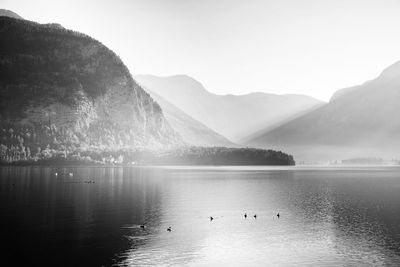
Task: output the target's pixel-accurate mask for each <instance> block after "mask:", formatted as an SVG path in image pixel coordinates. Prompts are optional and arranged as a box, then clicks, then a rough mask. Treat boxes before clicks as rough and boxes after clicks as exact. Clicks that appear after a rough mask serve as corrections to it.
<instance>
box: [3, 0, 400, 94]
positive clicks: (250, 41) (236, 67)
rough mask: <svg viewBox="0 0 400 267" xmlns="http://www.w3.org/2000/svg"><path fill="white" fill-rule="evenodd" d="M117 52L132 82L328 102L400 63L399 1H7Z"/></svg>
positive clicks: (20, 10)
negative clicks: (193, 82) (184, 80)
mask: <svg viewBox="0 0 400 267" xmlns="http://www.w3.org/2000/svg"><path fill="white" fill-rule="evenodd" d="M0 8H4V9H10V10H12V11H14V12H16V13H17V14H19V15H20V16H22V17H24V18H25V19H28V20H33V21H37V22H40V23H48V22H56V23H60V24H62V25H63V26H64V27H66V28H69V29H73V30H77V31H80V32H84V33H86V34H88V35H91V36H93V37H94V38H96V39H98V40H100V41H101V42H103V43H104V44H105V45H107V46H108V47H110V48H111V49H112V50H114V51H115V52H116V53H117V54H119V55H120V57H121V58H122V59H123V61H124V62H125V64H126V65H127V66H128V67H129V68H130V70H131V72H132V74H154V75H160V76H167V75H174V74H187V75H189V76H192V77H194V78H196V79H197V80H199V81H200V82H202V83H203V84H204V86H205V87H206V88H207V89H208V90H209V91H211V92H214V93H218V94H229V93H231V94H244V93H249V92H255V91H262V92H269V93H278V94H287V93H296V94H306V95H311V96H314V97H316V98H319V99H322V100H328V99H329V98H330V96H331V95H332V93H333V92H334V91H336V90H337V89H340V88H343V87H348V86H352V85H356V84H359V83H362V82H364V81H366V80H369V79H372V78H375V77H376V76H377V75H378V74H379V73H380V72H381V71H382V70H383V69H384V68H385V67H387V66H389V65H391V64H392V63H394V62H395V61H397V60H400V49H399V47H400V27H399V25H400V15H399V14H400V1H398V0H331V1H326V0H302V1H299V0H274V1H267V0H246V1H239V0H201V1H199V0H112V1H105V0H90V1H89V0H88V1H84V0H65V1H55V0H35V1H32V0H0Z"/></svg>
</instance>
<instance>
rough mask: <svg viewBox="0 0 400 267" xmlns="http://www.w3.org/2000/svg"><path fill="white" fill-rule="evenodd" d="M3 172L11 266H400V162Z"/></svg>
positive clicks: (0, 210) (0, 194) (0, 193)
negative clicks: (342, 165) (390, 164)
mask: <svg viewBox="0 0 400 267" xmlns="http://www.w3.org/2000/svg"><path fill="white" fill-rule="evenodd" d="M55 172H57V174H58V175H57V176H55ZM70 172H71V173H73V176H70V175H69V173H70ZM0 173H1V178H0V216H1V218H2V220H1V224H2V227H1V228H0V229H1V230H0V232H1V236H2V242H3V243H7V244H9V246H8V248H7V249H6V250H4V251H3V252H2V253H4V254H3V257H5V259H7V258H9V259H12V260H13V261H14V262H15V263H16V265H18V264H19V263H24V262H25V261H31V262H32V261H36V262H41V263H42V264H43V263H53V264H54V265H78V264H79V265H91V266H109V265H112V264H115V265H116V266H132V265H146V264H155V265H157V264H164V265H165V264H174V265H182V264H186V265H195V266H209V265H222V264H227V265H232V264H235V265H248V266H249V265H250V266H254V265H264V266H265V265H285V266H290V265H314V266H315V265H324V266H329V265H331V266H333V265H335V266H337V265H353V266H354V265H358V266H359V265H374V266H377V265H378V266H379V265H399V264H400V226H399V222H400V214H399V213H398V211H399V210H400V196H399V194H398V192H399V189H400V180H399V179H398V177H399V175H400V168H397V167H387V168H330V169H329V168H300V167H282V168H280V167H215V168H213V167H210V168H207V167H204V168H203V167H196V168H190V167H185V168H151V167H148V168H90V167H85V168H42V167H27V168H24V167H6V168H1V169H0ZM278 212H279V213H280V215H281V216H280V218H279V219H278V218H277V216H276V214H277V213H278ZM244 213H247V215H248V217H247V219H245V218H244V216H243V215H244ZM254 214H257V218H256V219H255V218H253V215H254ZM210 216H212V217H213V218H214V220H213V221H211V220H210ZM141 224H145V229H144V230H143V229H141V228H140V225H141ZM168 227H171V229H172V231H171V232H167V228H168ZM21 255H24V257H21Z"/></svg>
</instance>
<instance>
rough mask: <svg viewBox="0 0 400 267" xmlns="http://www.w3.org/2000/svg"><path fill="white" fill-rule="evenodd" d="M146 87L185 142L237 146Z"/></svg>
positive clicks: (201, 144) (197, 144) (198, 144)
mask: <svg viewBox="0 0 400 267" xmlns="http://www.w3.org/2000/svg"><path fill="white" fill-rule="evenodd" d="M144 89H145V90H146V91H147V92H149V93H150V95H151V97H152V98H153V99H154V100H156V101H157V103H158V104H159V105H160V106H161V108H162V110H163V113H164V116H165V118H166V119H167V121H168V123H169V124H170V125H171V126H172V128H173V129H174V130H175V131H177V132H178V133H179V135H180V136H181V137H182V139H183V141H185V143H187V144H190V145H194V146H225V147H235V146H237V145H236V144H234V143H232V142H231V141H229V140H228V139H226V138H225V137H223V136H222V135H220V134H218V133H216V132H214V131H213V130H211V129H210V128H208V127H207V126H205V125H204V124H202V123H201V122H199V121H197V120H195V119H193V118H192V117H190V116H189V115H187V114H186V113H185V112H183V111H182V110H180V109H179V108H177V107H176V106H174V105H173V104H171V103H170V102H168V101H167V100H165V99H164V98H163V97H161V96H159V95H158V94H156V93H154V92H153V91H151V90H149V89H148V88H146V87H145V88H144Z"/></svg>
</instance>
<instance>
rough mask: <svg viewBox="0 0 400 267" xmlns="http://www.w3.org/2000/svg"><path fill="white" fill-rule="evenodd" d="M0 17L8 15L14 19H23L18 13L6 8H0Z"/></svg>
mask: <svg viewBox="0 0 400 267" xmlns="http://www.w3.org/2000/svg"><path fill="white" fill-rule="evenodd" d="M0 17H9V18H14V19H23V18H22V17H21V16H20V15H18V14H16V13H14V12H12V11H11V10H7V9H0Z"/></svg>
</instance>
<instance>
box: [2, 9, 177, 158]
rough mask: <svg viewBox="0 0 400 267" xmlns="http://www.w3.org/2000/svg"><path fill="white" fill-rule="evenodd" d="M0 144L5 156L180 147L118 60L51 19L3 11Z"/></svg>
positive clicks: (105, 50) (149, 101)
mask: <svg viewBox="0 0 400 267" xmlns="http://www.w3.org/2000/svg"><path fill="white" fill-rule="evenodd" d="M0 35H1V36H2V41H1V42H0V73H1V74H2V78H1V80H0V143H1V149H0V150H1V151H0V152H1V153H0V154H1V155H0V157H2V158H3V159H4V157H8V159H9V160H13V158H14V159H17V158H18V159H21V158H27V157H34V156H35V155H39V156H43V151H44V150H47V151H52V152H51V153H66V152H68V151H74V150H77V149H79V150H83V151H84V150H86V149H99V150H101V149H127V148H134V149H140V148H156V147H157V148H162V147H164V148H165V147H170V146H177V145H182V144H183V142H182V139H181V138H180V136H179V135H178V134H177V133H176V132H175V131H174V130H173V129H172V128H171V126H170V125H169V124H168V122H167V121H166V119H165V118H164V115H163V113H162V110H161V108H160V106H159V105H158V104H157V103H156V102H155V101H154V100H153V99H152V98H151V97H150V95H149V94H148V93H147V92H145V91H144V90H143V89H142V88H141V87H140V86H139V85H138V84H137V83H136V81H135V80H133V79H132V76H131V75H130V73H129V70H128V69H127V67H126V66H125V65H124V64H123V62H122V61H121V60H120V58H119V57H118V56H117V55H116V54H115V53H114V52H112V51H111V50H109V49H108V48H107V47H105V46H104V45H102V44H101V43H100V42H98V41H96V40H94V39H93V38H91V37H89V36H87V35H84V34H81V33H77V32H73V31H71V30H66V29H64V28H62V27H59V26H58V25H55V26H54V24H38V23H35V22H30V21H27V20H21V19H15V18H13V17H9V16H0Z"/></svg>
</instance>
